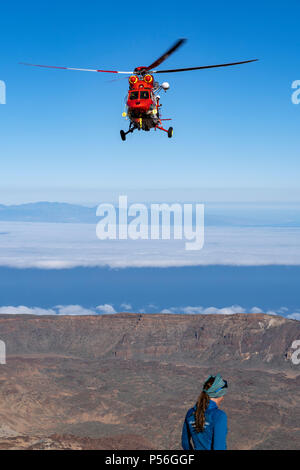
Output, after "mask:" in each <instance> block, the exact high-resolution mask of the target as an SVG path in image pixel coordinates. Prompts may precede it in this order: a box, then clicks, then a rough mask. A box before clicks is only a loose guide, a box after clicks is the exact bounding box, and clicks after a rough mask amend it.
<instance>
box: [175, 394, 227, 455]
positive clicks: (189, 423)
mask: <svg viewBox="0 0 300 470" xmlns="http://www.w3.org/2000/svg"><path fill="white" fill-rule="evenodd" d="M195 412H196V406H194V407H193V408H191V409H190V410H189V411H188V412H187V414H186V417H185V420H184V424H183V429H182V448H183V449H184V450H193V449H194V450H226V435H227V416H226V413H225V412H224V411H222V410H219V408H218V406H217V405H216V403H215V402H214V401H212V400H210V402H209V405H208V408H207V410H206V412H205V425H204V430H203V432H197V431H196V430H195V427H194V423H195V415H194V413H195Z"/></svg>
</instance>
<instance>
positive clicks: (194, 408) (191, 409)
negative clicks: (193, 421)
mask: <svg viewBox="0 0 300 470" xmlns="http://www.w3.org/2000/svg"><path fill="white" fill-rule="evenodd" d="M195 411H196V407H195V406H193V407H192V408H190V409H189V410H188V412H187V414H186V418H189V417H190V416H192V415H193V414H194V413H195Z"/></svg>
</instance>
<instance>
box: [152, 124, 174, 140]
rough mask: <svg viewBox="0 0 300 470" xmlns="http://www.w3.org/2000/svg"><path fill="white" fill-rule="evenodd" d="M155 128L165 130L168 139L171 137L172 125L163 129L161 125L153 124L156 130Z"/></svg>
mask: <svg viewBox="0 0 300 470" xmlns="http://www.w3.org/2000/svg"><path fill="white" fill-rule="evenodd" d="M156 129H160V130H161V131H165V132H167V134H168V137H169V139H170V138H171V137H173V127H169V129H164V128H163V127H161V126H155V130H156Z"/></svg>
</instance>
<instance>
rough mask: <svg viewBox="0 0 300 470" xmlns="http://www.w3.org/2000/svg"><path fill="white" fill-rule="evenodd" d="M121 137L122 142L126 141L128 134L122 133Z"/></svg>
mask: <svg viewBox="0 0 300 470" xmlns="http://www.w3.org/2000/svg"><path fill="white" fill-rule="evenodd" d="M120 136H121V139H122V140H126V134H125V132H124V131H120Z"/></svg>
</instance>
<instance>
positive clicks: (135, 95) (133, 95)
mask: <svg viewBox="0 0 300 470" xmlns="http://www.w3.org/2000/svg"><path fill="white" fill-rule="evenodd" d="M138 98H139V92H138V91H132V92H131V93H130V95H129V99H130V100H137V99H138Z"/></svg>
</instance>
